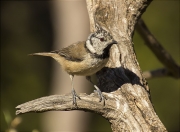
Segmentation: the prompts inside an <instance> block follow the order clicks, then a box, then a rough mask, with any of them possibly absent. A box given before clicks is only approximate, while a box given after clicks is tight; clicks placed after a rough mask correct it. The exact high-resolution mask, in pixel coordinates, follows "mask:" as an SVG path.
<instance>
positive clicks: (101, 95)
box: [86, 76, 105, 105]
mask: <svg viewBox="0 0 180 132" xmlns="http://www.w3.org/2000/svg"><path fill="white" fill-rule="evenodd" d="M86 79H87V80H88V81H89V82H90V83H92V84H93V86H94V88H95V89H96V90H94V92H96V93H98V96H99V102H101V101H103V104H104V105H105V97H104V96H103V94H102V92H101V90H100V89H99V88H98V87H97V86H96V85H95V84H94V83H93V82H92V80H91V76H86Z"/></svg>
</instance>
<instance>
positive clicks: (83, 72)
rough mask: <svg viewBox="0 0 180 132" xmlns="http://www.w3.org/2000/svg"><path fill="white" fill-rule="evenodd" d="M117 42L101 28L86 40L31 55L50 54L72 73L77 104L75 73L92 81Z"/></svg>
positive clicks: (71, 77)
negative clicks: (92, 76) (92, 77)
mask: <svg viewBox="0 0 180 132" xmlns="http://www.w3.org/2000/svg"><path fill="white" fill-rule="evenodd" d="M113 44H117V42H116V41H115V40H114V39H113V37H112V36H111V35H110V33H108V32H107V31H105V30H103V29H102V28H100V29H99V30H97V31H96V32H95V33H91V34H90V35H89V37H88V39H87V40H86V41H81V42H77V43H74V44H72V45H70V46H68V47H66V48H63V49H60V50H56V51H51V52H41V53H33V54H30V55H40V56H50V57H52V58H54V59H55V60H56V61H57V62H58V63H60V65H61V66H62V68H63V69H64V70H65V71H66V72H67V73H68V74H69V75H70V79H71V86H72V96H73V104H74V105H77V104H76V97H77V98H79V99H80V97H79V96H78V95H77V94H76V92H75V90H74V86H73V77H74V75H80V76H86V78H87V79H88V80H89V81H90V82H91V83H92V81H91V78H90V76H91V75H93V74H95V73H96V72H97V71H99V70H101V69H102V68H103V67H104V66H105V65H106V63H107V61H108V58H109V50H110V47H111V46H112V45H113ZM92 84H93V83H92ZM94 87H95V88H96V91H97V93H98V95H99V97H100V101H101V100H102V99H104V98H103V96H102V93H101V91H100V89H99V88H98V87H97V86H96V85H94Z"/></svg>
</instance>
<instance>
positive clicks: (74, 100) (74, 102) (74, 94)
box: [69, 75, 81, 106]
mask: <svg viewBox="0 0 180 132" xmlns="http://www.w3.org/2000/svg"><path fill="white" fill-rule="evenodd" d="M69 76H70V79H71V88H72V91H71V92H72V97H73V105H76V106H77V103H76V97H78V98H79V99H81V98H80V97H79V96H78V95H77V94H76V91H75V89H74V83H73V78H74V76H73V75H69Z"/></svg>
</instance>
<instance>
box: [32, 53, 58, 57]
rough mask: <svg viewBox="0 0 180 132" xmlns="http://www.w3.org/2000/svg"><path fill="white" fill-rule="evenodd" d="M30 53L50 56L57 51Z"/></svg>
mask: <svg viewBox="0 0 180 132" xmlns="http://www.w3.org/2000/svg"><path fill="white" fill-rule="evenodd" d="M29 55H40V56H50V57H54V56H55V55H56V54H55V53H51V52H40V53H32V54H29Z"/></svg>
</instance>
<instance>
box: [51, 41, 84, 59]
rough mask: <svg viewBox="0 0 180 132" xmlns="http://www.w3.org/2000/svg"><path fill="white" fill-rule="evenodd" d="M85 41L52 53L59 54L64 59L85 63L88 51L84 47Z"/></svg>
mask: <svg viewBox="0 0 180 132" xmlns="http://www.w3.org/2000/svg"><path fill="white" fill-rule="evenodd" d="M84 44H85V41H81V42H78V43H75V44H72V45H70V46H68V47H66V48H63V49H61V50H57V51H52V52H51V53H57V54H59V55H60V56H62V57H64V58H65V59H67V60H70V61H77V62H80V61H83V60H84V58H85V55H86V53H87V52H86V49H85V47H84Z"/></svg>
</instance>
